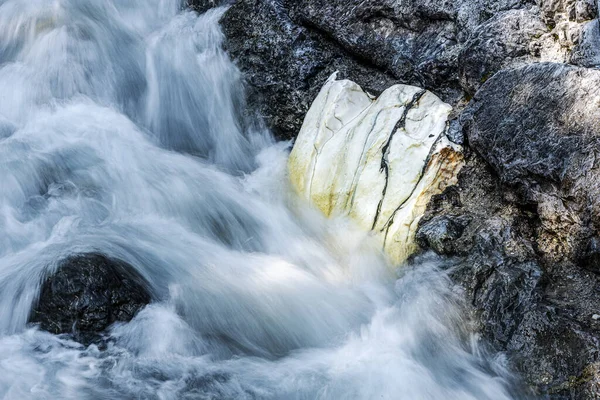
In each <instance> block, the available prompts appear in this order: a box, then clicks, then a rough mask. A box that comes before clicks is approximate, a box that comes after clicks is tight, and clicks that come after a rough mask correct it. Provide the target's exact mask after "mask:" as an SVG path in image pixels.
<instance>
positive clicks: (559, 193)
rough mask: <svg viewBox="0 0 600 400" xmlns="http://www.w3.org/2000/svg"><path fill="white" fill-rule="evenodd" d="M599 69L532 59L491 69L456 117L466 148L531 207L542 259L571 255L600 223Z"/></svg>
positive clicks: (574, 253) (579, 250)
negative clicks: (540, 233) (539, 228)
mask: <svg viewBox="0 0 600 400" xmlns="http://www.w3.org/2000/svg"><path fill="white" fill-rule="evenodd" d="M598 85H600V71H597V70H592V69H584V68H578V67H572V66H567V65H564V64H551V63H546V64H534V65H531V66H527V67H524V68H519V69H514V70H506V71H502V72H500V73H498V74H497V75H496V76H494V77H493V78H492V80H491V81H490V82H489V83H488V84H486V85H484V87H483V88H482V89H481V90H480V91H479V92H478V93H477V95H476V96H475V98H474V99H473V101H472V102H471V103H470V104H469V106H468V107H467V109H466V110H465V112H464V113H463V115H462V116H461V120H462V121H463V124H464V126H465V132H466V135H467V137H468V140H469V143H470V146H471V147H472V148H474V149H475V150H476V151H477V152H478V153H479V154H481V155H482V156H483V157H484V158H485V160H486V161H487V162H489V163H490V165H491V166H492V167H493V168H494V170H495V171H496V172H497V173H498V174H499V176H500V178H501V179H502V181H503V182H507V183H510V184H512V185H514V186H517V187H518V189H519V190H520V193H521V195H522V199H523V201H524V202H530V203H534V204H536V207H537V212H538V215H539V217H540V219H541V221H542V225H543V227H544V231H545V232H546V233H547V241H549V242H552V243H545V246H544V248H546V247H547V249H548V251H547V253H548V257H550V259H552V260H554V261H560V260H562V259H566V260H575V258H576V257H577V254H579V253H580V252H581V251H583V249H584V248H585V247H586V246H587V242H588V241H589V239H590V237H591V236H594V235H595V233H596V231H597V229H598V228H599V227H600V225H599V223H600V174H598V173H597V172H596V171H597V168H598V163H599V161H597V159H596V154H598V152H599V151H600V129H599V127H600V112H599V107H600V93H599V92H598V91H597V90H596V88H597V87H598Z"/></svg>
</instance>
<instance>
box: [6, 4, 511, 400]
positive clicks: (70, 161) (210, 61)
mask: <svg viewBox="0 0 600 400" xmlns="http://www.w3.org/2000/svg"><path fill="white" fill-rule="evenodd" d="M224 11H225V10H224V9H216V10H211V11H209V12H207V13H206V14H204V15H201V16H198V15H197V14H195V13H193V12H188V11H184V10H183V9H182V6H181V4H180V1H176V0H102V1H100V0H0V398H2V399H14V400H24V399H25V400H26V399H77V400H81V399H311V400H312V399H332V400H340V399H365V400H370V399H394V400H397V399H406V400H416V399H445V400H450V399H474V400H483V399H494V400H500V399H509V398H513V396H514V394H512V392H511V390H510V385H509V383H508V380H509V378H508V377H507V376H508V375H507V373H506V372H505V371H504V370H503V368H502V363H501V362H499V361H498V360H496V359H492V358H490V356H487V355H485V354H482V352H481V351H480V350H479V348H478V347H477V343H476V340H475V339H473V338H472V336H471V335H470V334H469V333H468V331H467V323H466V322H465V321H464V318H463V314H464V313H463V310H462V307H461V305H460V301H459V296H457V294H456V293H455V292H454V291H453V289H452V285H451V284H450V283H449V281H448V279H447V278H446V277H445V275H444V274H443V273H442V272H440V268H439V261H436V260H434V259H431V258H424V259H422V260H421V261H420V262H418V263H416V264H415V265H413V266H411V267H404V268H403V269H400V270H399V272H395V271H394V268H393V267H392V266H390V265H388V264H387V262H386V260H385V259H384V257H383V256H382V255H381V253H380V251H379V250H378V249H377V248H376V247H375V246H374V245H373V244H372V243H371V242H370V240H369V237H368V235H367V234H365V233H362V232H360V231H358V230H355V229H354V228H353V227H352V225H351V224H350V223H349V222H348V221H344V220H326V219H325V218H323V217H322V216H321V215H320V214H319V213H317V212H316V211H314V210H312V209H311V208H310V207H308V206H307V205H306V204H303V203H302V202H301V201H299V200H298V199H297V198H296V197H295V196H294V194H293V193H292V192H291V190H290V188H289V185H288V183H287V177H286V175H285V171H286V168H285V167H286V161H287V156H288V152H289V145H290V144H289V143H277V142H276V141H275V140H274V139H273V138H272V137H271V135H270V133H269V132H266V131H260V130H257V129H252V128H249V127H252V126H259V124H253V123H247V121H244V120H243V119H242V118H241V116H240V115H241V112H240V110H241V109H242V108H243V106H244V102H243V98H244V96H243V86H242V79H241V78H242V77H241V75H240V72H239V71H238V70H237V69H236V67H235V66H234V65H233V64H232V63H231V61H230V60H229V58H228V56H227V54H226V53H225V52H224V51H223V50H222V49H221V43H222V39H223V38H222V33H221V31H220V28H219V25H218V20H219V18H220V16H221V15H222V13H223V12H224ZM89 252H94V253H102V254H105V255H107V256H109V257H112V258H116V259H120V260H123V261H125V262H127V263H129V264H130V265H132V266H133V267H134V268H136V269H137V271H138V272H139V273H140V274H141V275H142V276H143V277H144V278H145V279H146V280H147V282H148V284H149V286H150V288H149V290H150V291H151V293H152V297H153V298H154V299H155V301H153V303H152V304H151V305H149V306H147V307H146V308H145V309H143V310H142V311H141V312H140V313H139V314H138V315H137V316H136V317H135V318H134V320H132V321H131V322H129V323H124V324H117V325H115V326H113V327H112V328H111V330H110V340H109V341H108V344H107V345H106V346H104V347H102V346H101V347H100V348H99V347H98V346H96V345H91V346H89V347H84V346H82V345H80V344H78V343H76V342H73V341H71V340H69V339H68V338H67V337H58V336H55V335H51V334H49V333H46V332H43V331H41V330H39V329H38V328H37V327H35V326H32V325H28V324H27V320H28V314H29V311H30V309H31V307H32V304H33V302H34V301H36V298H37V296H38V294H39V291H40V285H41V282H42V281H43V279H44V277H45V276H46V275H47V274H49V273H51V272H52V271H53V270H54V269H55V268H56V266H57V263H58V262H59V261H60V260H62V259H64V258H65V257H67V256H69V255H73V254H80V253H89Z"/></svg>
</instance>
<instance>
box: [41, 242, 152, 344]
mask: <svg viewBox="0 0 600 400" xmlns="http://www.w3.org/2000/svg"><path fill="white" fill-rule="evenodd" d="M145 286H146V284H145V282H144V280H143V278H142V277H140V276H139V275H138V274H137V273H136V271H135V269H133V267H132V266H130V265H126V264H124V263H122V262H118V261H114V260H110V259H107V258H106V257H104V256H102V255H99V254H87V255H79V256H73V257H70V258H68V259H66V260H64V261H62V262H61V263H60V264H59V266H58V267H57V270H56V272H55V273H54V274H53V275H52V276H51V277H49V278H48V279H46V281H45V282H44V284H43V285H42V288H41V291H40V297H39V299H38V302H37V303H38V304H37V306H36V307H34V308H33V310H32V311H31V315H30V317H29V320H30V321H31V322H33V323H38V324H39V325H40V327H41V328H42V329H44V330H46V331H48V332H52V333H55V334H59V333H67V334H72V335H73V337H75V339H77V340H80V341H82V342H83V343H88V342H90V341H91V340H94V339H96V338H97V335H98V334H99V333H102V332H103V331H104V330H105V329H106V328H108V327H109V326H110V325H112V324H113V323H115V322H117V321H119V322H128V321H130V320H131V319H132V318H133V317H134V316H135V314H136V313H137V312H138V311H139V310H140V309H142V308H143V307H144V306H145V305H146V304H148V303H150V295H149V294H148V289H147V288H146V287H145Z"/></svg>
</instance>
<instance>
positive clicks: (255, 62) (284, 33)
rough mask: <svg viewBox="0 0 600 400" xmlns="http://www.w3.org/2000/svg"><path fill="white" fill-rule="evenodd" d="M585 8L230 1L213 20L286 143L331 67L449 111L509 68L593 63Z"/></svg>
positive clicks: (575, 2) (568, 2)
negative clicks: (435, 101) (427, 95)
mask: <svg viewBox="0 0 600 400" xmlns="http://www.w3.org/2000/svg"><path fill="white" fill-rule="evenodd" d="M592 3H593V2H591V0H538V1H537V2H536V1H534V0H485V1H474V0H457V1H431V0H401V1H397V0H373V1H362V0H304V1H293V0H238V1H236V2H235V4H233V6H232V7H231V8H230V9H229V10H228V11H227V13H226V14H225V16H224V17H223V19H222V21H221V23H222V26H223V28H224V32H225V35H226V37H227V48H228V50H229V52H230V53H231V55H232V57H233V58H234V60H235V61H236V63H237V64H238V66H239V67H240V68H241V69H242V71H243V72H244V73H245V74H246V77H247V79H248V84H249V85H248V86H249V90H250V93H249V102H248V104H249V105H250V106H251V109H250V112H257V113H258V114H260V115H262V116H263V117H264V119H265V121H266V123H267V125H268V126H269V127H271V128H272V129H273V130H274V131H275V133H276V134H277V135H279V136H280V137H286V138H290V137H295V136H296V135H297V133H298V132H299V130H300V126H301V123H302V120H303V117H304V115H305V114H306V112H307V111H308V108H309V106H310V104H311V102H312V100H313V99H314V98H315V97H316V95H317V93H318V90H319V88H320V87H321V86H322V85H323V83H324V82H325V81H326V80H327V77H329V76H330V75H331V74H332V73H333V72H335V71H336V70H340V72H341V75H340V76H341V77H343V78H348V79H351V80H353V81H355V82H357V83H358V84H360V85H361V86H362V87H363V88H365V89H366V90H367V91H369V92H371V93H373V94H378V93H380V92H381V91H382V90H384V89H385V88H386V87H389V86H391V85H392V84H394V83H405V84H411V85H416V86H419V87H424V88H426V89H428V90H430V91H432V92H433V93H435V94H436V95H438V96H440V97H441V98H442V99H443V100H444V101H446V102H449V103H450V104H453V105H454V104H457V102H459V101H460V100H461V99H462V98H463V96H464V95H465V94H466V97H467V98H469V97H470V96H471V95H472V94H473V93H474V92H475V91H476V90H477V89H478V88H479V87H480V86H481V84H483V83H484V82H485V80H487V79H488V78H489V77H490V76H492V75H493V74H494V73H495V72H497V71H498V70H500V69H502V68H506V67H509V66H518V65H521V64H523V63H528V62H532V61H561V62H564V61H570V62H574V63H579V64H581V65H587V66H589V65H594V63H596V62H597V61H598V60H600V55H599V54H598V48H600V47H599V46H597V43H598V42H597V39H598V35H600V31H598V24H597V20H595V18H596V16H597V11H596V7H595V6H594V5H593V4H592ZM590 21H592V22H590Z"/></svg>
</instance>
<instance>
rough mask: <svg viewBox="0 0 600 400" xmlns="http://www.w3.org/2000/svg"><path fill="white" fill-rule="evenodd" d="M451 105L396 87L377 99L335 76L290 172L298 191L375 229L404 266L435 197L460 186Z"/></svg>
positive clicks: (305, 129) (308, 122)
mask: <svg viewBox="0 0 600 400" xmlns="http://www.w3.org/2000/svg"><path fill="white" fill-rule="evenodd" d="M449 112H450V106H448V105H447V104H445V103H443V102H442V101H441V100H440V99H439V98H438V97H437V96H435V95H434V94H432V93H431V92H428V91H426V90H423V89H420V88H417V87H414V86H407V85H396V86H392V87H391V88H389V89H387V90H385V91H384V92H383V93H382V94H381V95H380V96H379V97H378V98H377V99H374V98H373V97H371V96H369V95H368V94H367V93H365V92H364V91H363V90H362V89H361V88H360V86H358V85H357V84H356V83H354V82H351V81H348V80H340V81H338V80H336V76H335V75H333V76H332V77H331V78H330V79H329V81H328V82H327V83H326V84H325V85H324V86H323V88H322V89H321V92H320V93H319V95H318V96H317V98H316V99H315V101H314V103H313V105H312V107H311V109H310V110H309V112H308V114H307V115H306V119H305V120H304V124H303V125H302V129H301V130H300V134H299V135H298V138H297V139H296V142H295V144H294V148H293V150H292V153H291V155H290V159H289V164H288V169H289V174H290V179H291V181H292V184H293V185H294V187H295V189H296V191H297V192H298V193H300V194H301V195H302V196H303V197H304V198H306V199H307V200H309V201H310V202H311V203H313V204H314V205H315V206H316V207H317V208H319V209H320V210H321V211H322V212H323V213H324V214H325V215H327V216H343V215H348V216H350V217H351V218H352V219H353V220H355V221H356V222H357V223H358V225H360V226H361V227H362V228H363V229H365V230H372V231H373V232H374V233H375V235H376V236H377V237H378V238H379V241H380V243H381V247H382V248H383V249H384V250H385V251H386V252H387V254H388V255H389V256H390V257H391V258H392V260H394V262H396V263H401V262H403V261H404V260H406V258H407V257H408V256H410V255H411V254H412V253H413V252H414V251H415V250H416V249H417V246H416V244H415V242H414V234H415V230H416V227H417V224H418V221H419V218H420V217H421V215H422V214H423V212H424V211H425V207H426V205H427V203H428V201H429V199H430V198H431V196H432V195H434V194H438V193H440V192H441V191H443V190H444V188H445V187H446V186H448V185H451V184H453V183H454V178H455V176H456V173H457V172H458V170H459V169H460V166H461V162H462V155H461V153H460V148H459V146H456V145H453V144H452V143H451V142H450V141H449V140H448V139H447V138H446V137H445V135H444V133H445V131H446V127H447V119H448V114H449Z"/></svg>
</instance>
